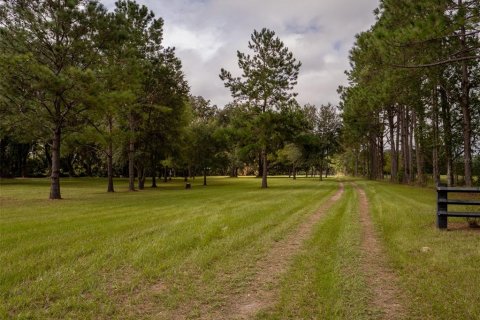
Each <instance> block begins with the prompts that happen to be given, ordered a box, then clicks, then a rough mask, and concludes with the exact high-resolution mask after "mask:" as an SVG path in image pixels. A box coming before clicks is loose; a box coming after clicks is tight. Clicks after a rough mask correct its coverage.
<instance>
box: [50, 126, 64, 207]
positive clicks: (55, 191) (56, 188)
mask: <svg viewBox="0 0 480 320" xmlns="http://www.w3.org/2000/svg"><path fill="white" fill-rule="evenodd" d="M61 134H62V130H61V128H60V127H57V128H55V130H54V132H53V141H52V175H51V176H50V199H61V198H62V197H61V195H60V140H61Z"/></svg>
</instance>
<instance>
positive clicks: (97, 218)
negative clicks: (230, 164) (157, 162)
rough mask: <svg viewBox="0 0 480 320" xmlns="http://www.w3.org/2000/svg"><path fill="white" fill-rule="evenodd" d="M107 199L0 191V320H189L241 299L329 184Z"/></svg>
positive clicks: (6, 183)
mask: <svg viewBox="0 0 480 320" xmlns="http://www.w3.org/2000/svg"><path fill="white" fill-rule="evenodd" d="M200 183H201V179H197V180H196V181H195V182H193V189H192V190H185V189H184V183H183V181H182V180H174V181H171V182H168V183H160V184H159V185H160V187H159V188H157V189H151V188H146V189H145V190H144V191H138V192H133V193H131V192H127V191H126V190H127V189H126V188H127V182H126V181H125V180H117V181H116V188H117V190H118V192H116V193H114V194H108V193H106V192H105V190H106V181H105V180H104V179H62V196H63V198H64V199H63V200H60V201H50V200H47V197H48V191H49V188H48V180H47V179H15V180H2V182H1V214H0V261H1V263H0V299H1V301H0V318H9V317H16V318H32V319H38V318H57V319H60V318H77V319H83V318H95V319H98V318H131V319H135V318H141V317H153V318H169V315H170V314H171V313H172V312H174V310H176V309H178V308H188V309H189V310H184V311H183V312H184V313H186V314H188V315H189V316H192V317H195V315H196V314H197V313H198V312H200V310H202V308H203V309H204V308H205V306H207V310H208V308H212V309H214V308H215V307H216V306H217V305H218V304H220V303H221V302H222V301H223V297H224V296H225V295H228V294H232V293H233V292H236V291H242V288H243V287H244V286H245V285H246V283H247V282H248V279H249V277H251V276H252V274H253V273H254V268H253V267H254V266H255V262H256V261H257V259H258V257H260V256H262V254H264V253H265V252H266V250H268V248H269V247H270V246H272V245H273V243H275V241H278V240H279V239H281V238H282V237H284V236H285V234H286V233H287V232H288V231H291V230H292V229H293V228H294V227H295V226H296V225H298V223H300V222H301V221H303V219H304V218H305V215H306V214H311V213H312V212H314V211H315V210H316V209H317V208H318V207H319V206H320V205H321V203H322V201H325V200H326V199H327V198H328V197H330V196H331V195H333V194H334V193H335V191H336V190H337V188H338V183H337V182H335V181H330V180H327V181H323V182H320V181H318V179H298V180H296V181H293V180H291V179H287V178H271V179H269V186H270V188H269V189H268V190H261V189H260V188H259V186H260V180H259V179H255V178H238V179H230V178H209V186H207V187H203V186H201V185H200Z"/></svg>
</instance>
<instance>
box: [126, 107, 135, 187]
mask: <svg viewBox="0 0 480 320" xmlns="http://www.w3.org/2000/svg"><path fill="white" fill-rule="evenodd" d="M128 121H129V125H130V139H129V143H128V178H129V180H128V191H135V162H134V161H135V139H134V138H133V133H134V131H135V128H134V123H133V115H132V114H131V113H130V115H129V119H128Z"/></svg>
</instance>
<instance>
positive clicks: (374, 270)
mask: <svg viewBox="0 0 480 320" xmlns="http://www.w3.org/2000/svg"><path fill="white" fill-rule="evenodd" d="M353 185H354V187H355V189H356V191H357V193H358V195H359V210H360V223H361V225H362V229H363V231H362V244H361V249H362V256H361V263H362V264H361V269H362V271H363V273H364V274H365V276H366V281H367V285H368V286H369V288H370V289H371V290H372V292H373V299H372V301H371V306H372V309H374V310H375V311H379V312H380V313H381V316H380V318H381V319H388V320H392V319H404V318H405V308H404V307H403V303H402V301H405V300H404V294H403V292H402V291H401V290H400V289H399V288H398V286H397V283H398V282H399V281H398V279H397V276H396V275H395V273H394V272H393V270H392V269H391V268H390V267H389V266H388V263H387V258H386V256H385V252H384V250H383V248H382V245H381V243H380V242H379V240H378V236H377V234H376V232H375V229H374V226H373V222H372V219H371V217H370V214H369V209H368V199H367V196H366V195H365V191H364V190H363V189H361V188H360V187H359V186H358V185H356V184H355V183H354V184H353Z"/></svg>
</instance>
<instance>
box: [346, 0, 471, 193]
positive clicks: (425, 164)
mask: <svg viewBox="0 0 480 320" xmlns="http://www.w3.org/2000/svg"><path fill="white" fill-rule="evenodd" d="M375 15H376V23H375V24H374V25H373V26H372V27H371V28H370V29H369V30H368V31H366V32H363V33H360V34H359V35H357V38H356V42H355V45H354V47H353V48H352V49H351V52H350V64H351V70H349V71H348V72H347V74H348V79H349V84H348V85H347V86H344V87H340V88H339V93H340V95H341V99H342V101H341V108H342V111H343V122H344V127H345V128H344V135H343V146H344V153H343V155H342V161H343V164H344V166H345V168H346V170H347V171H348V172H350V173H351V174H354V175H361V174H363V175H365V176H368V177H369V178H371V179H383V178H384V176H385V175H388V176H389V178H390V179H391V181H394V182H402V183H415V182H416V183H418V184H422V185H423V184H425V183H426V182H427V178H428V177H432V179H433V181H434V182H435V183H438V182H440V177H441V175H446V177H447V178H446V180H447V183H448V185H454V184H464V185H466V186H471V185H473V184H474V183H475V175H476V177H477V178H476V180H477V183H478V180H479V175H480V90H479V86H480V82H479V79H480V67H479V60H480V38H479V34H480V2H479V1H476V0H470V1H469V0H456V1H451V0H440V1H437V0H424V1H413V0H411V1H410V0H406V1H395V0H382V1H380V6H379V8H378V9H377V10H376V11H375Z"/></svg>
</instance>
